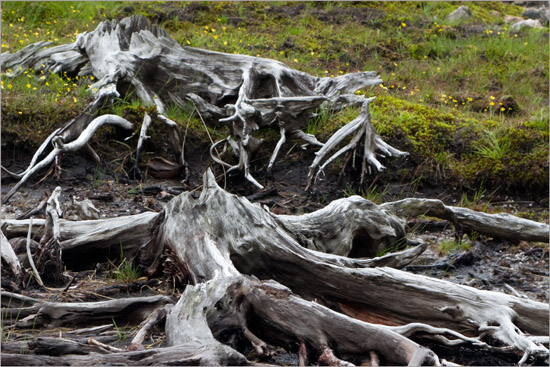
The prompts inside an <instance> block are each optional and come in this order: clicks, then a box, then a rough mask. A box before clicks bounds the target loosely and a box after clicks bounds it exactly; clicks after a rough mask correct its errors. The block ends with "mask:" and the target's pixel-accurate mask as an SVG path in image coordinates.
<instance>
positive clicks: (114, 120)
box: [2, 115, 133, 204]
mask: <svg viewBox="0 0 550 367" xmlns="http://www.w3.org/2000/svg"><path fill="white" fill-rule="evenodd" d="M104 124H111V125H115V126H120V127H122V128H124V129H132V128H133V125H132V123H130V122H129V121H127V120H125V119H123V118H122V117H119V116H116V115H103V116H99V117H96V118H95V119H94V120H93V121H92V122H90V124H89V125H88V126H87V127H86V128H85V129H84V130H83V131H82V133H81V134H80V136H79V137H78V138H77V139H76V140H74V141H71V142H70V143H64V142H63V140H62V138H61V137H60V136H59V135H56V136H55V137H53V138H52V139H51V142H52V145H53V146H54V149H53V150H52V151H51V152H50V153H49V154H48V155H47V156H46V157H45V158H44V159H42V160H41V161H40V162H38V163H36V164H35V165H34V166H32V168H29V169H28V170H27V171H26V173H25V174H24V175H23V177H21V179H20V180H19V182H17V183H16V184H15V185H14V186H13V187H12V188H11V189H10V191H9V192H8V193H7V194H6V195H5V196H4V198H3V199H2V203H3V204H5V203H7V202H8V200H9V199H10V198H11V197H12V196H13V194H15V193H16V192H17V190H18V189H19V188H20V187H21V185H23V184H24V183H25V182H26V181H27V180H28V179H29V177H31V176H32V175H34V174H35V173H36V172H38V171H39V170H41V169H42V168H45V167H46V166H48V165H49V164H51V163H52V162H53V161H54V159H55V157H57V155H58V154H60V153H61V152H73V151H77V150H79V149H81V148H82V147H83V146H84V145H85V144H87V143H88V141H89V140H90V139H91V138H92V136H93V134H94V133H95V132H96V130H97V129H98V128H100V127H101V126H103V125H104ZM59 133H61V131H60V132H59Z"/></svg>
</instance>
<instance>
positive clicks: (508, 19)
mask: <svg viewBox="0 0 550 367" xmlns="http://www.w3.org/2000/svg"><path fill="white" fill-rule="evenodd" d="M522 20H523V18H522V17H515V16H513V15H505V16H504V22H505V23H509V24H514V23H517V22H521V21H522Z"/></svg>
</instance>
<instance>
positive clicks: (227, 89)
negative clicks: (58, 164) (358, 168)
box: [1, 16, 407, 203]
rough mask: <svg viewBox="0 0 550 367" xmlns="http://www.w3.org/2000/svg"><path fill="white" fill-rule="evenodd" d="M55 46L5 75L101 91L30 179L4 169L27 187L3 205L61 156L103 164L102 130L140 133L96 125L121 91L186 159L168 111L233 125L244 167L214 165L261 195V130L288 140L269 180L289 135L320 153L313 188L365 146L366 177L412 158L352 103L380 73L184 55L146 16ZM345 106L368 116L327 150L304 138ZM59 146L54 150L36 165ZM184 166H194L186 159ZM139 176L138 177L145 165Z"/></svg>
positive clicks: (114, 120) (112, 119)
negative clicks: (319, 115) (73, 78)
mask: <svg viewBox="0 0 550 367" xmlns="http://www.w3.org/2000/svg"><path fill="white" fill-rule="evenodd" d="M48 45H49V44H48V43H45V42H39V43H36V44H32V45H29V46H27V47H26V48H24V49H23V50H21V51H18V52H16V53H14V54H9V53H8V52H6V53H4V54H3V55H2V59H1V62H2V66H3V67H4V68H11V69H13V70H14V71H13V72H11V73H8V74H6V75H7V76H8V77H9V76H15V75H17V74H18V73H19V71H20V69H19V67H21V68H22V69H26V68H31V67H32V68H33V69H34V70H36V72H70V73H71V74H78V75H81V76H83V75H93V76H94V77H95V78H97V82H96V83H94V84H93V85H92V86H91V87H90V89H91V90H92V91H94V93H93V94H94V98H95V99H94V101H93V102H91V103H90V104H89V105H88V107H87V108H86V110H85V111H83V113H82V114H81V115H79V116H77V117H76V118H74V119H73V120H72V121H70V122H69V123H68V124H67V125H66V126H65V127H64V128H62V129H59V130H56V131H55V132H53V133H52V134H51V135H50V136H49V137H48V138H47V139H46V141H44V143H43V144H42V146H41V147H40V148H39V149H38V151H37V152H36V154H35V156H34V157H33V159H32V161H31V163H30V165H29V167H28V168H27V169H26V170H25V171H23V172H20V173H14V172H10V171H8V170H6V169H5V168H4V171H5V172H6V173H8V174H9V175H11V176H13V177H16V178H18V179H20V180H19V182H18V183H17V184H16V185H15V186H14V187H13V188H12V189H11V190H10V191H9V192H8V194H7V195H6V196H5V197H4V199H3V201H4V203H5V202H6V201H7V200H9V199H10V197H11V196H13V194H14V193H15V192H16V191H17V190H18V189H19V187H20V186H21V185H22V184H23V183H24V182H25V181H26V180H27V179H28V178H29V177H30V176H32V175H34V174H35V173H36V172H37V171H38V170H40V169H42V168H44V167H45V166H47V165H48V164H50V163H51V162H52V161H53V159H54V158H55V157H56V156H57V155H58V154H60V153H61V152H66V151H75V150H78V149H82V148H86V149H87V150H88V151H91V152H92V155H93V156H94V157H97V154H95V152H93V150H92V149H91V147H90V146H89V144H88V141H89V140H90V138H91V136H92V135H93V133H94V132H95V131H96V130H97V128H98V127H99V126H101V125H103V124H105V123H110V124H115V125H117V126H120V127H122V128H125V129H128V128H132V125H131V124H130V123H129V122H128V121H126V120H124V119H122V118H121V117H118V116H113V115H104V116H100V117H97V118H95V119H94V117H93V115H94V114H95V113H96V112H97V111H98V110H99V107H100V106H102V105H104V104H105V103H110V102H112V101H113V98H114V97H118V96H120V93H121V91H119V89H120V90H131V91H134V92H135V94H136V95H137V97H138V98H139V99H140V100H141V101H142V102H143V103H144V104H145V105H154V106H155V107H156V112H157V114H158V120H159V121H161V122H162V123H163V124H165V125H166V126H167V127H168V129H169V132H168V140H169V141H170V143H171V145H172V147H173V149H174V150H175V152H176V153H177V156H178V157H183V149H184V147H183V144H182V143H183V138H182V133H181V131H179V129H178V127H177V124H176V123H175V122H174V121H172V120H170V119H169V118H167V117H166V116H164V115H163V113H164V111H165V109H166V106H167V105H168V104H176V105H180V106H182V107H183V105H184V104H185V103H186V102H185V101H191V102H193V103H194V105H195V107H196V109H197V110H198V111H199V113H200V115H201V116H202V117H201V118H204V119H207V120H209V122H211V123H225V124H228V125H229V126H230V127H231V131H232V135H233V137H234V138H235V139H236V141H237V144H236V147H235V148H236V151H237V154H238V160H239V161H238V164H235V165H232V164H229V163H226V162H223V161H221V160H220V159H219V158H217V157H215V156H214V155H212V158H213V160H214V161H215V162H217V163H220V164H222V165H224V166H227V167H228V168H229V169H228V171H233V170H239V171H242V172H243V174H244V177H246V179H248V180H249V181H250V182H252V183H253V184H254V185H256V186H257V187H259V188H262V187H263V186H262V185H261V184H260V183H259V182H258V181H256V179H254V177H253V175H252V173H251V172H250V157H251V154H252V151H253V149H252V147H253V146H254V145H257V143H259V141H256V140H255V139H254V138H253V137H251V133H252V132H253V131H254V130H257V129H258V128H260V127H272V128H274V129H276V130H278V131H279V132H280V135H281V138H280V140H279V142H278V143H277V145H276V147H275V149H274V151H273V154H272V156H271V158H270V160H269V163H268V165H267V169H268V171H270V170H271V169H272V167H273V165H274V163H275V161H276V159H277V156H278V153H279V150H280V149H281V146H282V145H283V144H284V142H285V141H286V137H287V135H292V136H295V137H299V138H301V139H303V140H304V141H306V142H307V143H310V144H314V145H321V146H322V149H321V150H320V151H319V152H317V156H316V158H315V161H314V162H313V164H312V165H311V167H310V172H309V177H308V182H307V186H308V187H309V186H311V185H312V183H313V182H314V175H315V177H317V176H318V173H319V172H322V170H323V169H324V168H325V167H326V166H327V165H328V164H329V163H330V162H332V161H333V160H334V159H335V158H336V157H338V156H339V155H340V154H342V153H344V152H346V151H349V150H351V149H357V148H358V146H359V143H360V142H361V141H362V142H363V146H364V147H363V173H364V172H365V170H366V169H367V164H368V166H370V165H372V166H374V167H375V168H376V169H377V170H382V169H383V168H384V166H383V165H382V163H380V162H379V161H378V159H377V158H376V154H375V153H376V151H379V152H380V153H381V154H382V155H384V156H405V155H407V153H404V152H401V151H399V150H397V149H395V148H393V147H391V146H389V145H388V144H386V143H385V142H384V141H382V139H381V138H380V137H379V136H378V135H377V134H376V131H375V129H374V127H373V126H372V124H371V122H370V115H369V113H368V109H369V103H370V102H372V100H373V99H374V98H365V97H363V96H357V95H355V94H353V93H354V92H355V91H357V90H359V89H361V88H365V87H368V86H372V85H376V84H379V83H381V82H382V80H381V79H380V78H379V77H378V76H377V75H376V74H375V73H373V72H359V73H351V74H345V75H341V76H338V77H334V78H331V77H323V78H319V77H315V76H311V75H309V74H306V73H304V72H301V71H298V70H295V69H292V68H290V67H288V66H287V65H285V64H283V63H281V62H278V61H275V60H270V59H265V58H259V57H252V56H246V55H234V54H226V53H221V52H213V51H207V50H201V49H197V48H192V47H183V46H181V45H179V44H178V43H177V42H176V41H174V40H173V39H172V38H170V36H169V35H168V33H166V31H164V30H163V29H160V28H158V27H157V26H154V25H151V23H149V21H148V20H147V19H146V18H145V17H143V16H132V17H130V18H125V19H122V20H121V21H120V22H116V21H112V22H109V21H105V22H103V23H101V24H100V25H99V26H98V27H97V29H96V30H94V31H93V32H89V33H88V32H85V33H82V34H80V35H78V37H77V39H76V41H75V42H74V43H72V44H68V45H62V46H55V47H52V48H44V47H46V46H48ZM347 105H357V106H361V108H362V111H361V113H360V115H359V116H358V117H357V118H356V119H355V120H353V121H352V122H351V123H350V124H348V125H346V127H344V128H343V129H341V130H339V131H338V132H337V133H336V134H335V135H334V136H333V137H332V138H331V139H329V141H327V143H326V144H324V145H323V144H322V143H320V142H319V141H318V140H317V139H316V138H315V137H314V136H312V135H310V134H305V133H304V132H303V131H302V130H303V129H304V128H305V127H306V123H307V121H308V119H309V118H311V117H312V116H313V115H314V111H315V110H316V109H318V108H319V107H320V106H324V108H329V109H333V110H339V109H341V108H343V107H344V106H347ZM150 123H151V121H150V120H149V119H148V118H146V119H145V120H144V122H143V124H142V128H141V133H140V138H139V141H138V147H137V153H138V155H139V152H140V150H141V149H140V147H141V144H142V142H143V140H144V138H145V133H146V131H147V127H148V125H149V124H150ZM348 136H353V138H352V141H351V142H350V143H349V144H348V145H346V146H345V147H343V148H341V149H340V150H339V151H338V152H336V153H335V154H334V155H333V156H332V157H330V158H328V160H326V162H325V163H324V164H323V165H321V166H320V164H321V162H322V161H323V160H324V159H325V158H326V157H327V156H328V154H329V153H330V152H331V151H332V150H334V149H335V148H337V146H338V145H339V144H340V143H341V142H342V141H343V140H344V139H345V138H346V137H348ZM253 142H255V143H254V144H253ZM221 143H227V140H222V141H220V142H217V143H215V144H214V146H216V145H217V144H221ZM51 146H53V150H52V151H51V152H50V153H49V154H48V155H47V156H46V157H45V158H43V159H42V160H41V161H38V160H39V158H40V157H41V156H42V155H43V154H45V153H46V151H47V150H48V149H49V148H50V147H51ZM138 158H139V157H138ZM180 163H181V164H183V165H185V164H186V162H184V161H183V159H182V162H180ZM317 171H318V172H317ZM316 173H317V174H316ZM134 175H135V176H136V177H140V173H139V169H138V167H137V159H136V166H135V167H134Z"/></svg>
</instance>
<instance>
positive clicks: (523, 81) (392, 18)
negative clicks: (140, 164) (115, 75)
mask: <svg viewBox="0 0 550 367" xmlns="http://www.w3.org/2000/svg"><path fill="white" fill-rule="evenodd" d="M459 5H462V3H460V2H398V3H395V2H371V1H369V2H311V3H309V2H306V3H301V2H70V3H68V2H63V3H61V2H5V3H2V52H5V51H10V52H14V51H17V50H20V49H22V48H23V47H25V46H26V45H28V44H30V43H32V42H36V41H39V40H51V41H53V43H54V44H63V43H67V42H72V41H73V40H74V39H75V35H76V34H78V33H80V32H83V31H91V30H93V29H94V28H95V27H96V26H97V25H98V24H99V23H100V22H101V21H104V20H105V19H120V18H122V17H125V16H129V15H132V14H142V15H145V16H147V17H148V18H149V19H150V20H151V21H152V22H153V23H156V24H159V25H161V26H162V27H164V28H165V29H167V30H168V32H169V33H170V35H171V36H172V37H173V38H174V39H176V40H177V41H178V42H179V43H180V44H182V45H184V46H193V47H201V48H207V49H210V50H214V51H221V52H228V53H239V54H246V55H253V56H261V57H269V58H273V59H276V60H279V61H282V62H284V63H286V64H287V65H289V66H291V67H293V68H296V69H299V70H302V71H305V72H308V73H310V74H312V75H316V76H320V77H324V76H328V77H330V76H337V75H341V74H343V73H349V72H356V71H364V70H374V71H376V72H378V73H379V74H380V75H381V77H382V79H383V81H384V82H383V84H382V85H381V86H378V87H375V88H372V89H370V90H365V91H360V92H361V93H363V94H367V95H369V96H371V95H376V96H377V97H378V98H377V100H376V101H375V102H373V104H372V112H373V113H372V114H373V123H374V124H375V127H376V128H377V129H378V131H379V132H380V134H381V135H382V136H383V137H384V138H385V139H387V140H390V142H391V143H392V144H393V145H395V146H396V147H397V148H399V149H402V150H407V151H409V152H410V153H411V158H412V162H414V164H416V165H417V167H418V168H414V167H404V168H399V172H398V175H399V176H400V177H401V178H402V179H408V180H414V179H417V178H419V177H422V178H423V179H424V180H426V182H428V181H433V180H434V179H436V180H439V181H440V182H447V181H449V180H453V181H452V182H453V183H456V184H457V185H459V186H461V187H463V188H466V189H467V188H471V189H472V190H473V191H474V192H475V190H477V188H478V187H479V185H480V184H481V183H482V182H483V183H484V184H485V185H486V187H488V188H495V187H502V188H505V189H506V188H511V187H514V188H516V189H519V190H523V191H525V190H530V191H533V190H534V191H537V192H543V193H544V192H546V193H547V192H548V120H549V109H548V105H549V99H548V89H549V70H548V64H549V47H548V28H547V27H545V28H544V29H531V30H529V29H527V30H522V31H521V32H511V31H510V29H509V25H507V24H505V23H504V16H505V15H508V14H509V15H520V14H521V11H522V9H521V7H518V6H516V5H513V4H512V3H503V2H469V3H467V4H466V5H467V6H468V7H469V8H470V9H471V10H472V13H473V18H472V19H471V20H469V21H466V22H460V23H450V22H448V21H446V17H447V15H448V14H449V13H450V12H452V11H453V10H454V9H456V8H457V7H458V6H459ZM2 72H3V73H4V75H3V76H2V116H3V124H2V125H3V126H2V128H3V129H2V130H3V134H6V135H5V136H6V137H7V138H9V139H8V140H10V141H12V142H14V143H16V144H17V143H23V144H28V145H30V146H31V147H36V145H37V144H39V143H40V142H41V140H42V139H43V138H45V136H47V135H48V133H49V132H51V130H52V129H53V128H55V127H58V126H60V125H63V124H64V123H65V122H66V121H68V120H70V118H72V117H74V116H75V115H76V114H77V113H78V111H81V110H82V108H83V106H84V105H85V104H86V103H87V101H88V100H89V98H90V97H89V95H88V94H87V92H86V86H87V85H88V84H90V81H89V80H76V79H74V78H62V77H57V76H45V77H46V78H47V79H46V80H47V81H48V83H49V86H46V85H45V84H44V83H45V80H44V79H40V78H41V77H42V76H43V75H41V74H40V73H39V72H38V73H35V72H33V71H28V72H27V74H25V75H21V76H19V77H17V78H14V79H12V78H7V77H6V73H7V71H6V70H2ZM28 84H30V87H27V85H28ZM34 88H36V89H34ZM67 88H70V89H71V90H70V91H69V90H67ZM36 96H40V98H36ZM122 101H124V102H122ZM113 112H115V113H120V114H122V115H124V116H125V117H126V118H128V119H130V121H132V122H134V123H135V124H136V126H139V124H140V123H141V120H142V118H143V107H142V106H139V104H136V101H135V99H132V98H128V97H126V98H124V96H123V97H122V99H121V101H120V102H119V103H118V104H115V106H114V107H113ZM357 114H358V111H357V110H356V109H346V110H344V111H341V112H339V113H337V114H332V113H328V112H325V111H320V114H319V116H318V117H317V118H315V119H312V121H310V122H309V123H308V125H307V127H306V130H307V132H310V133H314V134H316V135H317V136H318V138H319V139H320V140H321V141H326V139H328V137H329V136H330V135H331V134H332V133H333V132H334V131H335V130H336V129H338V128H340V127H341V126H343V125H344V124H346V123H348V122H349V121H351V120H352V119H353V118H354V117H355V116H357ZM168 115H169V117H170V118H172V119H173V120H174V121H176V122H177V123H178V124H180V127H182V128H183V129H187V130H188V136H189V137H191V136H197V137H198V138H197V139H199V140H200V141H204V142H207V141H208V134H206V131H205V128H204V126H203V124H202V122H201V121H200V119H199V118H198V116H197V114H196V113H194V109H192V108H189V106H169V108H168ZM153 125H154V124H153ZM219 128H220V127H211V126H208V132H209V134H210V135H212V136H217V135H219V136H220V137H223V136H224V135H225V132H224V133H223V134H219V133H217V132H216V131H217V130H219ZM152 129H153V131H152V132H153V133H155V127H154V126H153V127H152ZM31 132H33V133H32V134H31ZM159 133H162V131H160V130H159ZM271 135H273V138H271ZM266 136H267V137H268V138H269V140H268V143H270V141H271V140H273V141H271V143H272V144H275V141H276V139H277V136H276V134H266ZM392 162H393V161H392V160H389V161H387V162H384V163H385V164H386V165H390V169H392V170H397V169H398V168H393V167H391V165H392Z"/></svg>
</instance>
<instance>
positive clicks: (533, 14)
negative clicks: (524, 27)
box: [521, 7, 546, 20]
mask: <svg viewBox="0 0 550 367" xmlns="http://www.w3.org/2000/svg"><path fill="white" fill-rule="evenodd" d="M545 10H546V9H545V8H544V7H541V8H525V9H524V10H523V13H521V15H523V16H524V17H525V18H528V19H539V20H543V19H544V18H545V13H546V11H545Z"/></svg>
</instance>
